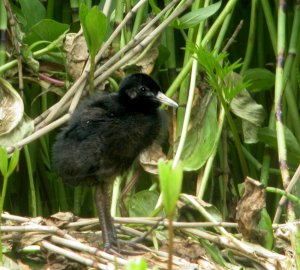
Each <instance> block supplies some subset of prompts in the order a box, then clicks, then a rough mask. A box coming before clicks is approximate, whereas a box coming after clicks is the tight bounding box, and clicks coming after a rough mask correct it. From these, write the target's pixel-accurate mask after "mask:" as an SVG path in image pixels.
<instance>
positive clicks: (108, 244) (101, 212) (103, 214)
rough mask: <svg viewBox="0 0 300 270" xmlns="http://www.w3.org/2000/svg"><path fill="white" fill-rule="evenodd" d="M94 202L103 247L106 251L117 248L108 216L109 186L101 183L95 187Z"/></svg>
mask: <svg viewBox="0 0 300 270" xmlns="http://www.w3.org/2000/svg"><path fill="white" fill-rule="evenodd" d="M95 202H96V208H97V212H98V217H99V221H100V225H101V230H102V237H103V246H104V248H105V249H106V250H111V249H113V247H114V246H117V234H116V230H115V227H114V225H113V222H112V217H111V214H110V196H109V185H108V184H106V183H101V184H98V185H97V186H96V191H95Z"/></svg>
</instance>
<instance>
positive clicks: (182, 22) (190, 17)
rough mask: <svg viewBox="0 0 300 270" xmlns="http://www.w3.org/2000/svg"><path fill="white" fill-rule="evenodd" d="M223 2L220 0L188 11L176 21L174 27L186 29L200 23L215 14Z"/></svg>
mask: <svg viewBox="0 0 300 270" xmlns="http://www.w3.org/2000/svg"><path fill="white" fill-rule="evenodd" d="M221 3H222V1H219V2H217V3H214V4H212V5H210V6H207V7H204V8H199V9H197V10H193V11H190V12H188V13H187V14H185V15H183V16H182V17H180V18H179V19H178V20H176V21H175V23H174V27H176V28H180V29H186V28H190V27H194V26H196V25H198V24H199V23H200V22H201V21H204V20H205V19H207V18H209V17H210V16H212V15H214V14H215V13H216V12H217V11H218V9H219V8H220V6H221Z"/></svg>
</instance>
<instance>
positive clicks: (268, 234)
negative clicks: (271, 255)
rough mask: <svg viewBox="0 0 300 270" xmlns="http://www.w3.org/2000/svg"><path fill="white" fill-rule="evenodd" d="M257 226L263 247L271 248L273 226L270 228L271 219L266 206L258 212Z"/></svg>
mask: <svg viewBox="0 0 300 270" xmlns="http://www.w3.org/2000/svg"><path fill="white" fill-rule="evenodd" d="M257 227H258V229H259V230H260V232H261V233H262V238H263V239H261V240H260V243H262V244H263V245H264V247H265V248H267V249H270V250H271V249H272V248H273V243H274V235H273V228H272V220H271V218H270V216H269V214H268V212H267V210H266V208H263V209H262V210H261V212H260V220H259V223H258V225H257Z"/></svg>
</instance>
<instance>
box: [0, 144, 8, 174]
mask: <svg viewBox="0 0 300 270" xmlns="http://www.w3.org/2000/svg"><path fill="white" fill-rule="evenodd" d="M7 167H8V154H7V152H6V149H5V148H4V147H1V146H0V171H1V173H2V175H3V176H7Z"/></svg>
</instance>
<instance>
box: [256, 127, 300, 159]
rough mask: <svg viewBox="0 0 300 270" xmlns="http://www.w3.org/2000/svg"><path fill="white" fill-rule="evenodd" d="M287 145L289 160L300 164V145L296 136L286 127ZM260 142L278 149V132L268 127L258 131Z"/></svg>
mask: <svg viewBox="0 0 300 270" xmlns="http://www.w3.org/2000/svg"><path fill="white" fill-rule="evenodd" d="M284 134H285V143H286V148H287V152H288V155H287V156H288V160H289V161H290V162H293V163H294V164H299V161H300V145H299V143H298V141H297V139H296V138H295V136H294V134H293V133H292V132H291V131H290V130H289V129H288V128H287V127H286V126H285V127H284ZM258 138H259V141H261V142H263V143H265V144H267V145H269V146H270V147H272V148H274V149H277V137H276V131H275V130H272V129H270V128H268V127H264V128H260V129H259V131H258Z"/></svg>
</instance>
